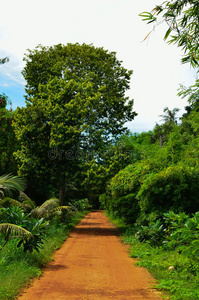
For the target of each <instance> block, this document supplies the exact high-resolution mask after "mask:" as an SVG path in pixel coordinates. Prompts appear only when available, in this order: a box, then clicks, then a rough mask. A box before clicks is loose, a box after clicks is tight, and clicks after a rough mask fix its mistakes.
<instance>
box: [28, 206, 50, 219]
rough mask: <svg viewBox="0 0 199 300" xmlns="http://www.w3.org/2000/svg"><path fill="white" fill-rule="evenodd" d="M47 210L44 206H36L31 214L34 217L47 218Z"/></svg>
mask: <svg viewBox="0 0 199 300" xmlns="http://www.w3.org/2000/svg"><path fill="white" fill-rule="evenodd" d="M47 214H48V212H47V210H46V209H45V208H43V207H40V206H38V207H36V208H34V209H33V210H32V211H31V216H32V217H34V218H46V217H47Z"/></svg>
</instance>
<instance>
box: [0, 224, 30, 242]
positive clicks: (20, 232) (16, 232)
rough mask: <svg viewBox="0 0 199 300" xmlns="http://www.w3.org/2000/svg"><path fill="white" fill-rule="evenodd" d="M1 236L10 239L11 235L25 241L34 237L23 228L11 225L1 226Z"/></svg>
mask: <svg viewBox="0 0 199 300" xmlns="http://www.w3.org/2000/svg"><path fill="white" fill-rule="evenodd" d="M0 234H2V235H4V236H6V237H8V236H10V235H12V236H14V237H15V238H16V237H20V238H24V239H29V238H31V237H33V235H32V233H31V232H29V231H28V230H26V229H24V228H23V227H21V226H18V225H14V224H10V223H2V224H0Z"/></svg>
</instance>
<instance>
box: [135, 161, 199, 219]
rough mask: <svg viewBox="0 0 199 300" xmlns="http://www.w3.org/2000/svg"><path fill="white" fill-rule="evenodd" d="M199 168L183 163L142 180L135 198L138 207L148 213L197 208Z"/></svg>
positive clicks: (190, 211) (192, 211)
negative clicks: (137, 201)
mask: <svg viewBox="0 0 199 300" xmlns="http://www.w3.org/2000/svg"><path fill="white" fill-rule="evenodd" d="M198 182H199V170H197V169H194V168H191V167H187V166H184V165H177V166H171V167H168V168H167V169H165V170H163V171H160V172H159V173H156V174H153V173H152V174H150V175H148V177H147V178H146V179H145V180H144V182H143V184H142V186H141V188H140V190H139V193H138V195H137V198H138V200H139V205H140V208H141V209H142V210H143V211H145V212H147V213H150V212H152V211H154V210H159V211H161V212H167V211H169V210H174V211H176V212H180V211H185V212H187V213H194V212H196V211H198V210H199V197H198V193H199V185H198Z"/></svg>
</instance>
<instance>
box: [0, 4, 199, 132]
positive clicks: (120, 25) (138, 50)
mask: <svg viewBox="0 0 199 300" xmlns="http://www.w3.org/2000/svg"><path fill="white" fill-rule="evenodd" d="M161 3H162V1H161V0H140V1H132V0H84V1H82V0H56V1H54V0H34V1H30V0H29V1H27V0H18V1H16V0H6V1H3V2H2V3H1V17H0V58H3V57H5V56H9V58H10V62H9V63H6V64H4V65H0V94H2V93H5V94H6V95H7V96H9V98H10V99H11V101H12V107H13V109H16V107H17V106H20V107H21V106H25V100H24V94H25V90H24V86H25V81H24V79H23V76H22V75H21V71H22V70H23V68H24V66H25V63H24V61H23V57H24V54H25V53H27V49H31V50H33V49H34V48H35V47H36V46H37V45H38V44H42V45H43V46H53V45H56V44H59V43H61V44H64V45H66V44H67V43H79V44H82V43H86V44H93V45H94V46H95V47H103V48H104V49H105V50H108V51H110V52H111V51H114V52H116V56H117V58H118V59H119V60H120V61H122V62H123V63H122V65H123V66H124V67H125V68H126V69H128V70H133V75H132V78H131V84H130V90H129V91H127V96H128V97H129V98H130V99H134V109H133V110H134V111H136V112H137V113H138V116H136V117H135V119H134V120H133V121H132V122H128V123H127V124H126V125H127V127H128V128H129V129H130V130H131V131H132V132H142V131H148V130H152V129H153V128H154V126H155V124H156V123H161V122H160V120H161V117H160V115H161V114H163V110H164V108H165V107H168V108H169V109H173V108H174V107H178V108H180V112H179V115H178V116H179V117H180V116H181V115H182V113H183V112H184V107H185V106H186V105H187V101H186V99H181V98H180V97H178V96H177V90H178V88H179V85H180V84H183V85H185V86H189V85H191V84H193V83H194V81H195V77H196V75H195V72H194V71H193V70H192V69H191V68H190V65H188V64H186V65H182V64H181V61H180V60H181V57H182V54H183V53H182V52H181V50H180V49H179V48H177V46H175V45H168V44H166V43H165V42H164V41H163V36H164V33H165V30H166V27H165V25H164V24H162V25H160V26H158V27H156V29H155V30H154V31H153V32H152V34H150V36H149V38H148V39H147V40H145V41H143V40H144V38H145V37H146V35H147V34H148V33H149V32H150V30H151V29H152V28H153V25H151V26H149V25H146V23H145V22H143V21H142V19H141V17H139V16H138V15H139V14H140V13H141V12H143V11H151V10H152V8H153V7H154V6H155V5H156V4H161Z"/></svg>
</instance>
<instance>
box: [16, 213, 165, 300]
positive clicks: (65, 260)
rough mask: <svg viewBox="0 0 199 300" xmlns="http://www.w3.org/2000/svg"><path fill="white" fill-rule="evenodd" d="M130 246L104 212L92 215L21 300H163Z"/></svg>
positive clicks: (76, 229)
mask: <svg viewBox="0 0 199 300" xmlns="http://www.w3.org/2000/svg"><path fill="white" fill-rule="evenodd" d="M134 262H135V261H134V260H133V259H132V258H130V257H129V256H128V252H127V249H126V246H125V245H124V244H122V243H121V241H120V238H119V237H118V235H117V231H116V229H115V227H114V225H113V224H111V223H110V222H109V221H108V219H107V218H106V217H105V215H104V214H103V213H102V212H92V213H89V214H88V215H87V216H86V217H85V218H84V219H83V220H82V221H81V222H80V223H79V225H78V226H77V227H76V228H75V230H74V231H73V232H72V233H71V234H70V236H69V238H68V239H67V240H66V242H65V243H64V244H63V246H62V247H61V249H59V250H58V251H56V253H55V255H54V261H53V262H52V263H50V264H49V265H48V266H47V267H46V268H45V270H44V272H43V275H42V276H41V277H40V279H37V280H35V281H34V282H33V285H32V286H31V287H30V288H28V289H27V290H25V291H24V293H23V294H22V296H20V297H18V299H19V300H36V299H37V300H60V299H78V300H88V299H92V300H96V299H102V300H104V299H120V300H126V299H133V300H138V299H139V300H160V299H162V298H161V297H160V295H159V294H158V293H157V292H156V291H155V290H152V289H151V288H150V285H151V284H152V283H154V280H153V278H152V276H151V275H150V274H149V273H148V271H147V270H146V269H144V268H139V267H135V266H134Z"/></svg>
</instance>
